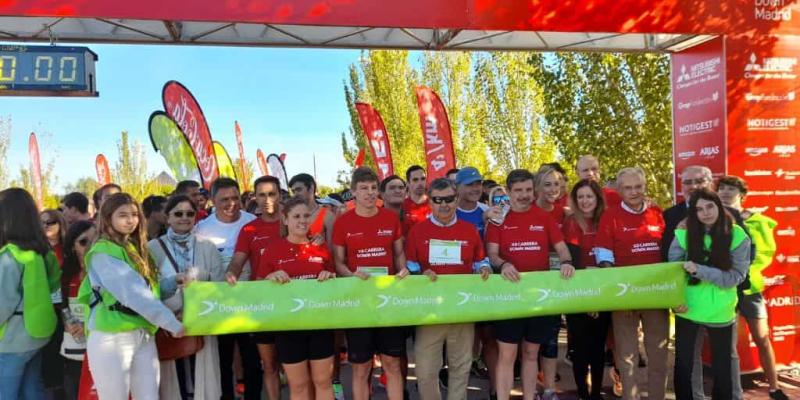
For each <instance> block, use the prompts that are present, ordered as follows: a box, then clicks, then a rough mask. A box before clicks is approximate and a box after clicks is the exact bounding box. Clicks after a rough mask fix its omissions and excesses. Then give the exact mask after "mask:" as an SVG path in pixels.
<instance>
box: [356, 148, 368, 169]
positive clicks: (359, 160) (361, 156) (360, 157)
mask: <svg viewBox="0 0 800 400" xmlns="http://www.w3.org/2000/svg"><path fill="white" fill-rule="evenodd" d="M366 155H367V153H366V152H365V151H364V149H358V154H356V160H355V162H353V165H354V166H355V167H356V168H358V167H360V166H362V165H364V158H365V157H366Z"/></svg>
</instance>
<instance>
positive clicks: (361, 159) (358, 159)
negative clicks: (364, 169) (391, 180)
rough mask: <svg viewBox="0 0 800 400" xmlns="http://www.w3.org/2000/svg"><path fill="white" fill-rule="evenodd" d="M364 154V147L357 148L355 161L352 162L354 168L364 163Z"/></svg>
mask: <svg viewBox="0 0 800 400" xmlns="http://www.w3.org/2000/svg"><path fill="white" fill-rule="evenodd" d="M365 156H366V153H365V152H364V149H358V155H356V162H355V163H354V164H355V166H356V168H358V167H360V166H362V165H364V157H365ZM381 180H383V179H381Z"/></svg>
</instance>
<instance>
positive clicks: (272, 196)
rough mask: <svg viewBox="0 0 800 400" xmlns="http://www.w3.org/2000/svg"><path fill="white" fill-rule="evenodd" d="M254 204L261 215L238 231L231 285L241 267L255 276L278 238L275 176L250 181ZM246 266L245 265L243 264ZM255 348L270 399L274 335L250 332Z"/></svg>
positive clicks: (274, 381) (274, 387)
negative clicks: (270, 247)
mask: <svg viewBox="0 0 800 400" xmlns="http://www.w3.org/2000/svg"><path fill="white" fill-rule="evenodd" d="M253 188H254V190H255V196H256V204H257V206H258V209H259V210H261V217H260V218H257V219H255V220H253V221H251V222H249V223H248V224H247V225H245V226H243V227H242V230H240V231H239V237H238V239H237V240H236V248H235V250H234V253H233V258H232V259H231V263H230V265H229V266H228V272H226V273H225V279H226V280H227V281H228V283H230V284H232V285H234V284H236V282H237V281H238V280H239V276H240V275H241V274H242V270H244V269H248V270H249V271H247V273H246V275H247V276H250V278H253V280H255V279H263V277H256V276H255V270H256V268H258V266H259V265H260V262H261V258H262V257H263V256H264V254H265V253H264V251H265V250H266V248H267V247H268V246H269V245H270V243H272V242H275V241H277V240H280V238H281V218H280V213H279V204H280V197H281V193H280V181H279V180H278V178H276V177H274V176H262V177H260V178H258V179H256V181H255V183H253ZM246 265H247V266H248V267H249V268H245V266H246ZM251 336H252V338H253V341H254V342H255V343H256V345H257V347H258V353H259V356H260V357H261V364H262V365H263V368H264V384H265V386H266V387H267V394H268V395H269V398H270V399H277V398H279V396H280V390H281V386H280V377H279V375H278V360H277V356H276V353H275V335H274V334H273V333H269V332H260V333H254V334H252V335H251Z"/></svg>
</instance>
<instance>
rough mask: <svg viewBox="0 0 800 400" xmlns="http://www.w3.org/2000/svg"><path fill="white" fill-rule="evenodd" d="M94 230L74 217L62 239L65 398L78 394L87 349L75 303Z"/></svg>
mask: <svg viewBox="0 0 800 400" xmlns="http://www.w3.org/2000/svg"><path fill="white" fill-rule="evenodd" d="M95 235H96V230H95V229H94V224H93V223H92V222H90V221H77V222H74V223H72V225H70V226H69V229H67V235H66V239H64V262H63V263H62V265H61V304H62V305H63V306H62V307H61V317H62V322H63V323H64V335H63V337H62V338H61V356H62V357H63V361H64V378H63V380H64V398H65V399H67V400H74V399H77V398H78V388H79V386H80V379H81V364H82V363H83V355H84V353H86V338H85V337H84V331H83V326H84V315H83V314H84V307H83V304H80V303H78V299H77V297H78V289H79V288H80V286H81V281H82V280H83V276H84V273H83V271H85V269H86V268H85V264H84V260H83V257H84V256H85V255H86V251H87V250H89V245H90V244H91V242H92V241H93V240H94V237H95Z"/></svg>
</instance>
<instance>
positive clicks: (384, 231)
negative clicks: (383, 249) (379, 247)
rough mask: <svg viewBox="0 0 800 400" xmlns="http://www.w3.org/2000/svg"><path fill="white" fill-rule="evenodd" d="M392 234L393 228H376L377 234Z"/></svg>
mask: <svg viewBox="0 0 800 400" xmlns="http://www.w3.org/2000/svg"><path fill="white" fill-rule="evenodd" d="M392 235H394V230H392V229H378V236H392Z"/></svg>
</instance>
